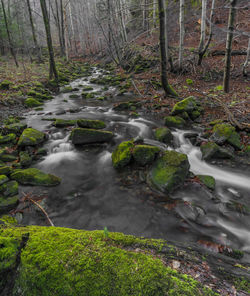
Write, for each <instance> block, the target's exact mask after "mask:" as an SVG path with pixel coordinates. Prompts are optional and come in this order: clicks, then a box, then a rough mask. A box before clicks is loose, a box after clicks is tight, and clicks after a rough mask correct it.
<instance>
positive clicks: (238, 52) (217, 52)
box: [208, 50, 247, 57]
mask: <svg viewBox="0 0 250 296" xmlns="http://www.w3.org/2000/svg"><path fill="white" fill-rule="evenodd" d="M225 54H226V52H225V50H213V51H210V52H209V54H208V55H211V56H212V57H214V56H224V55H225ZM231 55H232V56H237V55H247V52H246V51H245V50H233V51H232V53H231Z"/></svg>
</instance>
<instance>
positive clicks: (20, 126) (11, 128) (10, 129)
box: [3, 122, 27, 136]
mask: <svg viewBox="0 0 250 296" xmlns="http://www.w3.org/2000/svg"><path fill="white" fill-rule="evenodd" d="M26 128H27V124H26V123H22V122H15V123H12V124H8V125H4V127H3V131H4V133H5V134H10V133H13V134H16V135H18V136H19V135H21V133H22V132H23V130H24V129H26Z"/></svg>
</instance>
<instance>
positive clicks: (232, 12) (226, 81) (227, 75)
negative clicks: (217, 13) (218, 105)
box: [223, 0, 237, 93]
mask: <svg viewBox="0 0 250 296" xmlns="http://www.w3.org/2000/svg"><path fill="white" fill-rule="evenodd" d="M236 4H237V0H231V1H230V11H229V18H228V27H227V30H228V31H227V43H226V57H225V68H224V78H223V90H224V92H226V93H228V92H229V80H230V68H231V51H232V40H233V31H234V20H235V14H236V9H235V6H236Z"/></svg>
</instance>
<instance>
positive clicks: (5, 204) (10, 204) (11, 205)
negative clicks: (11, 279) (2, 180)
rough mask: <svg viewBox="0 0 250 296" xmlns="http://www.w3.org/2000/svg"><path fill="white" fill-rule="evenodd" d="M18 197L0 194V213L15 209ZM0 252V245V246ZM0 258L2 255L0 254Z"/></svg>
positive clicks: (0, 278)
mask: <svg viewBox="0 0 250 296" xmlns="http://www.w3.org/2000/svg"><path fill="white" fill-rule="evenodd" d="M18 202H19V199H18V196H17V195H16V196H10V197H4V196H1V194H0V214H5V213H7V212H9V211H11V210H13V209H15V208H16V207H17V205H18ZM0 244H1V235H0ZM0 253H1V247H0ZM0 258H1V260H2V257H1V256H0ZM1 260H0V275H1V276H0V290H1V280H2V274H1V267H2V261H1Z"/></svg>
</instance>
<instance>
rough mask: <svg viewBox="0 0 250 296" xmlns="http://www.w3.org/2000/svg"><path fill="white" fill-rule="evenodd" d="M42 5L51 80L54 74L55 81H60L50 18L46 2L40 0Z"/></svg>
mask: <svg viewBox="0 0 250 296" xmlns="http://www.w3.org/2000/svg"><path fill="white" fill-rule="evenodd" d="M40 5H41V9H42V14H43V22H44V27H45V31H46V37H47V45H48V50H49V64H50V75H49V76H50V77H49V78H50V79H52V73H53V75H54V77H55V80H56V81H58V74H57V70H56V64H55V59H54V50H53V44H52V38H51V31H50V24H49V18H48V11H47V6H46V0H40Z"/></svg>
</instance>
